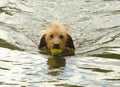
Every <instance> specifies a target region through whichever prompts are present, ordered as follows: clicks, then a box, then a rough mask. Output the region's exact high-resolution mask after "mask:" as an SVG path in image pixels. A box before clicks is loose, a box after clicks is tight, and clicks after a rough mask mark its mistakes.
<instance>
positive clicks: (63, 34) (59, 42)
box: [39, 23, 75, 55]
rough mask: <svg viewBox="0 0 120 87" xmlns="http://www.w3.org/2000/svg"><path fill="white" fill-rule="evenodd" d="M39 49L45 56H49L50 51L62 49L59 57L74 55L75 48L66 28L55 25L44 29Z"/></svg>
mask: <svg viewBox="0 0 120 87" xmlns="http://www.w3.org/2000/svg"><path fill="white" fill-rule="evenodd" d="M39 49H40V50H42V51H41V52H43V53H45V54H51V52H50V50H51V49H62V54H61V55H74V51H75V46H74V43H73V40H72V38H71V36H70V35H69V34H68V30H67V28H66V27H65V26H64V25H62V24H58V23H55V24H51V25H50V26H49V27H48V28H47V29H45V31H44V34H43V36H42V38H41V40H40V44H39Z"/></svg>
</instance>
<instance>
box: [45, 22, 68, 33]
mask: <svg viewBox="0 0 120 87" xmlns="http://www.w3.org/2000/svg"><path fill="white" fill-rule="evenodd" d="M45 33H46V34H49V33H58V34H60V33H61V34H62V33H63V34H64V33H65V34H67V33H68V30H67V29H66V28H65V26H63V25H61V24H53V25H51V26H50V27H49V28H47V29H46V30H45Z"/></svg>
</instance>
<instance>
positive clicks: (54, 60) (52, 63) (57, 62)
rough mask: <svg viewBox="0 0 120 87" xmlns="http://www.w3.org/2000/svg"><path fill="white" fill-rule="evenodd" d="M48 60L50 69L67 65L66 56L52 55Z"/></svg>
mask: <svg viewBox="0 0 120 87" xmlns="http://www.w3.org/2000/svg"><path fill="white" fill-rule="evenodd" d="M47 62H48V63H47V64H48V65H49V69H54V68H60V67H65V65H66V60H65V58H63V57H59V56H52V57H50V58H48V61H47Z"/></svg>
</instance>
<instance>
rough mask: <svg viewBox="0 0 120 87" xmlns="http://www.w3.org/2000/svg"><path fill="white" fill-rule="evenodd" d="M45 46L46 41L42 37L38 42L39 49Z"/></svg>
mask: <svg viewBox="0 0 120 87" xmlns="http://www.w3.org/2000/svg"><path fill="white" fill-rule="evenodd" d="M46 45H47V44H46V41H45V35H43V36H42V38H41V40H40V44H39V49H41V48H43V47H45V46H46Z"/></svg>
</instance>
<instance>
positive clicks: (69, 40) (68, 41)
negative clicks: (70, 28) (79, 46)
mask: <svg viewBox="0 0 120 87" xmlns="http://www.w3.org/2000/svg"><path fill="white" fill-rule="evenodd" d="M66 47H68V48H72V49H75V46H74V43H73V40H72V38H71V36H70V35H69V34H68V35H67V42H66Z"/></svg>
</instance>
